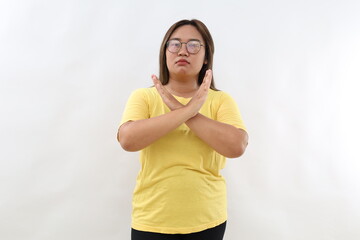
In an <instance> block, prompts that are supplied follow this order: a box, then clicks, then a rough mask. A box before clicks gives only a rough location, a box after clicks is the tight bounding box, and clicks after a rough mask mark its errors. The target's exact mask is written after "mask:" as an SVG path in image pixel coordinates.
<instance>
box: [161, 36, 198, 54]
mask: <svg viewBox="0 0 360 240" xmlns="http://www.w3.org/2000/svg"><path fill="white" fill-rule="evenodd" d="M171 41H177V42H179V43H180V44H181V46H180V47H179V50H177V51H176V52H172V51H170V50H169V44H170V42H171ZM189 42H198V43H199V44H200V47H199V50H198V51H197V52H195V53H193V52H190V51H189V47H188V43H189ZM183 44H186V51H187V52H188V53H190V54H197V53H199V52H200V50H201V47H203V46H204V44H201V42H200V41H199V40H194V39H192V40H189V41H188V42H181V41H180V40H178V39H170V40H169V41H167V42H166V49H167V50H168V51H169V52H171V53H178V52H180V50H181V47H182V45H183Z"/></svg>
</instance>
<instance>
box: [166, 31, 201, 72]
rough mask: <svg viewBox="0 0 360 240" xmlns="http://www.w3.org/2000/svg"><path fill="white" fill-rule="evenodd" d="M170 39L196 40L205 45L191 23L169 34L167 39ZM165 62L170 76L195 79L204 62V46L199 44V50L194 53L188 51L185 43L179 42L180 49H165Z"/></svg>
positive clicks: (181, 40)
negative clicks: (172, 50) (171, 50)
mask: <svg viewBox="0 0 360 240" xmlns="http://www.w3.org/2000/svg"><path fill="white" fill-rule="evenodd" d="M171 39H177V40H179V41H180V42H182V43H187V42H188V41H190V40H198V41H200V43H201V44H202V45H205V42H204V40H203V38H202V37H201V34H200V33H199V31H198V30H197V29H196V28H195V27H194V26H191V25H185V26H181V27H179V28H177V29H176V30H175V31H174V32H173V33H172V35H171V36H170V38H169V40H171ZM166 64H167V67H168V69H169V73H170V78H172V77H174V76H175V75H178V76H187V77H194V78H196V79H197V76H198V74H199V72H200V70H201V68H202V66H203V65H204V64H206V59H205V46H201V47H200V51H199V52H198V53H196V54H192V53H189V52H188V50H187V48H186V44H181V48H180V50H179V51H178V52H175V53H172V52H170V51H169V50H168V49H166Z"/></svg>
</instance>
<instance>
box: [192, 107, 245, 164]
mask: <svg viewBox="0 0 360 240" xmlns="http://www.w3.org/2000/svg"><path fill="white" fill-rule="evenodd" d="M186 125H187V126H188V127H189V128H190V129H191V130H192V131H193V132H194V133H195V134H196V135H197V136H198V137H199V138H200V139H201V140H203V141H204V142H206V143H207V144H208V145H209V146H210V147H212V148H213V149H214V150H215V151H217V152H218V153H220V154H221V155H223V156H225V157H228V158H236V157H240V156H241V155H242V154H243V153H244V151H245V149H246V146H247V144H248V134H247V133H246V132H245V131H244V130H242V129H239V128H236V127H234V126H232V125H229V124H226V123H222V122H218V121H215V120H212V119H210V118H207V117H206V116H204V115H201V114H200V113H198V114H197V115H196V116H195V117H193V118H191V119H189V120H188V121H186Z"/></svg>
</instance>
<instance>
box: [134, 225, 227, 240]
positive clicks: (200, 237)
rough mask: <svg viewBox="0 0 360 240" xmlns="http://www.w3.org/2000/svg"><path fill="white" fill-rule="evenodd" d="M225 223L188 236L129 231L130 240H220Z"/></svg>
mask: <svg viewBox="0 0 360 240" xmlns="http://www.w3.org/2000/svg"><path fill="white" fill-rule="evenodd" d="M225 228H226V222H224V223H223V224H220V225H219V226H216V227H214V228H210V229H206V230H204V231H201V232H196V233H189V234H162V233H152V232H143V231H138V230H135V229H131V240H222V239H223V237H224V233H225Z"/></svg>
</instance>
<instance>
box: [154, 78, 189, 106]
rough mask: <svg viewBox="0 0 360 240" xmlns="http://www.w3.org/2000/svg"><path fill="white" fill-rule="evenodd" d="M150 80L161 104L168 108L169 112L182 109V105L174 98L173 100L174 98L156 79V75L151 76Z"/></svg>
mask: <svg viewBox="0 0 360 240" xmlns="http://www.w3.org/2000/svg"><path fill="white" fill-rule="evenodd" d="M151 78H152V80H153V83H154V85H155V88H156V90H157V91H158V93H159V94H160V96H161V98H162V100H163V102H164V103H165V104H166V106H168V108H169V109H170V110H171V111H173V110H176V109H179V108H182V107H184V105H183V104H181V103H180V102H179V101H178V100H176V98H174V96H173V95H172V94H171V93H169V91H168V90H167V89H166V88H165V87H164V86H163V85H162V84H161V82H160V80H159V79H158V78H157V77H156V75H152V76H151Z"/></svg>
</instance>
